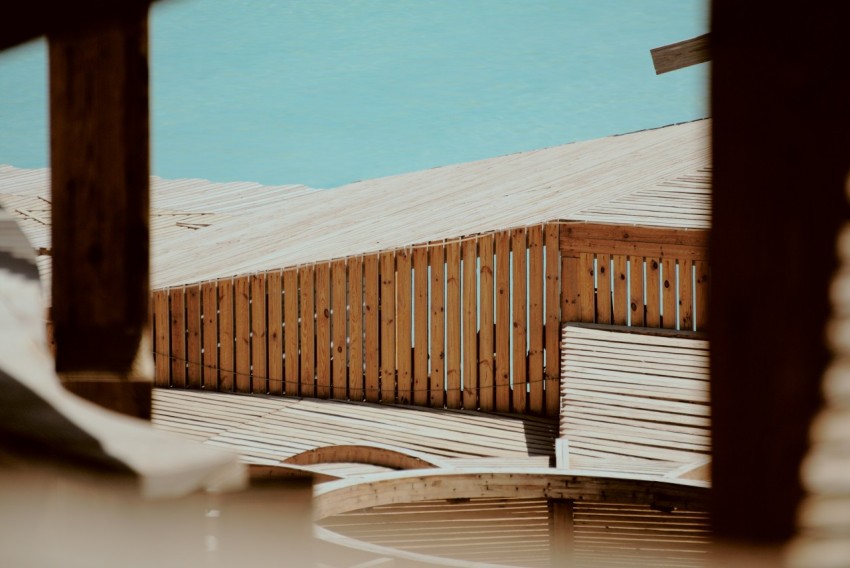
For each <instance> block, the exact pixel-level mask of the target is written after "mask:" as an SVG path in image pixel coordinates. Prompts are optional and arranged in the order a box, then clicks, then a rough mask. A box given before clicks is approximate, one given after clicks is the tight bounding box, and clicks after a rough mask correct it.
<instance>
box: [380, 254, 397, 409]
mask: <svg viewBox="0 0 850 568" xmlns="http://www.w3.org/2000/svg"><path fill="white" fill-rule="evenodd" d="M395 371H396V366H395V252H392V251H390V252H383V253H381V402H384V403H393V402H395V386H396V385H395V381H396V375H395Z"/></svg>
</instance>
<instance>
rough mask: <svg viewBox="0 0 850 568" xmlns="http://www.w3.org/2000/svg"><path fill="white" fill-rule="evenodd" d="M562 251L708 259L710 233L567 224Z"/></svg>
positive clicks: (564, 229)
mask: <svg viewBox="0 0 850 568" xmlns="http://www.w3.org/2000/svg"><path fill="white" fill-rule="evenodd" d="M561 252H562V253H582V252H594V253H596V254H625V255H635V256H655V257H672V258H689V259H691V260H707V259H708V231H707V230H704V229H674V228H666V227H665V228H655V227H634V226H623V225H604V224H599V223H564V224H562V225H561Z"/></svg>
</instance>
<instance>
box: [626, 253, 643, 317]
mask: <svg viewBox="0 0 850 568" xmlns="http://www.w3.org/2000/svg"><path fill="white" fill-rule="evenodd" d="M643 267H644V260H643V257H642V256H632V257H629V274H630V278H629V296H630V298H629V299H630V305H629V310H630V313H631V316H630V317H631V320H630V324H631V325H633V326H637V327H642V326H643V325H644V323H645V321H646V320H645V312H646V304H645V298H644V290H643Z"/></svg>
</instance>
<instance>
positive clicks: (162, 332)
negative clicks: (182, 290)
mask: <svg viewBox="0 0 850 568" xmlns="http://www.w3.org/2000/svg"><path fill="white" fill-rule="evenodd" d="M151 305H152V306H153V311H154V326H155V330H156V334H155V335H154V352H155V353H156V356H155V358H154V361H155V363H154V384H155V385H156V386H158V387H167V386H169V385H170V384H171V376H170V375H171V357H172V355H171V353H170V343H171V341H170V335H171V326H170V325H169V324H170V321H169V320H170V318H169V317H168V316H169V309H168V291H167V290H157V291H155V292H154V293H153V301H152V302H151Z"/></svg>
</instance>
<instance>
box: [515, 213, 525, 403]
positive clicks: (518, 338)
mask: <svg viewBox="0 0 850 568" xmlns="http://www.w3.org/2000/svg"><path fill="white" fill-rule="evenodd" d="M525 233H526V231H525V229H514V230H512V231H511V252H512V254H511V275H512V277H513V289H512V290H511V315H512V319H513V322H512V325H513V334H512V337H511V352H512V355H513V374H512V381H511V386H512V388H511V409H512V410H513V412H518V413H524V412H526V406H527V404H528V393H527V388H528V387H527V384H528V374H527V372H526V365H527V364H528V361H527V359H526V358H527V356H528V350H527V347H526V345H527V344H526V334H527V331H528V307H527V302H528V296H527V289H528V285H527V277H528V272H527V266H528V263H527V260H526V256H527V250H528V249H527V248H526V234H525Z"/></svg>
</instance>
